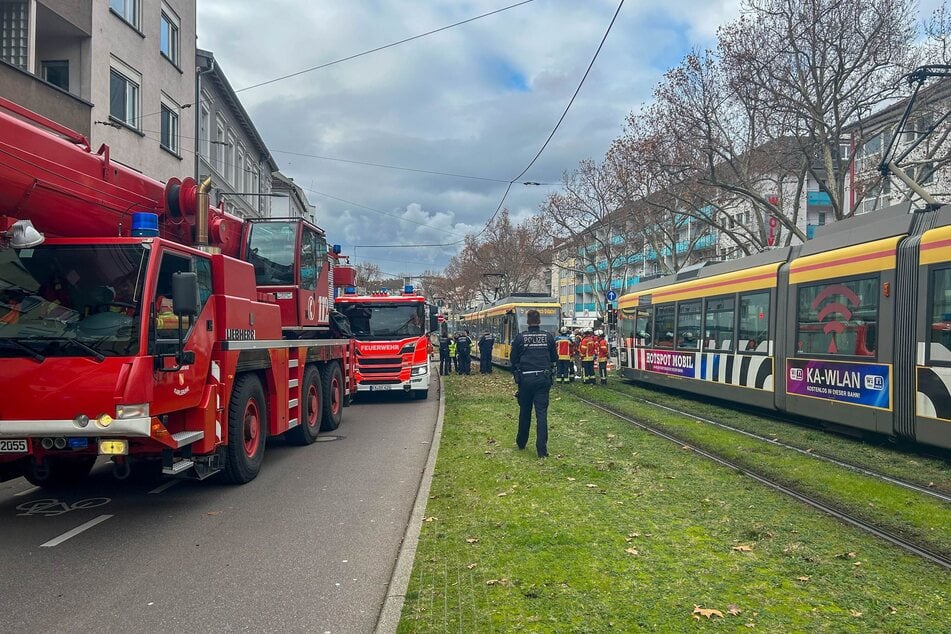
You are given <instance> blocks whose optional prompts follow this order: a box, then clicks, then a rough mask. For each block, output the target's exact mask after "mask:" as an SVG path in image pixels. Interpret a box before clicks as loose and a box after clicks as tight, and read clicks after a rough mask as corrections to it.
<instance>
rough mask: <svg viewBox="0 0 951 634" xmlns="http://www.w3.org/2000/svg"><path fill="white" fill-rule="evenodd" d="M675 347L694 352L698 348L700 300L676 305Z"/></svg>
mask: <svg viewBox="0 0 951 634" xmlns="http://www.w3.org/2000/svg"><path fill="white" fill-rule="evenodd" d="M677 347H678V348H681V349H684V350H696V349H697V348H699V347H700V300H699V299H698V300H697V301H694V302H681V303H680V304H678V305H677Z"/></svg>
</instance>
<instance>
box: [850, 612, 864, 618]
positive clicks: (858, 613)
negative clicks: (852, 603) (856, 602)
mask: <svg viewBox="0 0 951 634" xmlns="http://www.w3.org/2000/svg"><path fill="white" fill-rule="evenodd" d="M849 614H851V615H852V616H854V617H855V618H858V617H860V616H862V613H861V612H859V611H858V610H849Z"/></svg>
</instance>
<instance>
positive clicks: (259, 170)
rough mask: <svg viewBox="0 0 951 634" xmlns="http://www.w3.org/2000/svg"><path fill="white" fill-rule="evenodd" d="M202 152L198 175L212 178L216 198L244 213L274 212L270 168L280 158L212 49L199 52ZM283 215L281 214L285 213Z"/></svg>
mask: <svg viewBox="0 0 951 634" xmlns="http://www.w3.org/2000/svg"><path fill="white" fill-rule="evenodd" d="M196 67H197V70H198V82H197V84H198V86H197V89H198V94H199V95H200V97H199V100H198V101H199V104H198V109H197V112H196V116H197V127H198V135H197V139H196V140H195V142H194V143H195V145H196V146H195V147H192V148H191V151H192V152H194V154H195V155H196V156H197V157H198V163H197V166H196V172H195V177H196V178H197V179H198V180H204V178H205V177H207V176H210V177H211V180H212V203H214V204H218V203H219V202H221V201H224V202H225V206H226V209H227V210H228V211H229V212H230V213H233V214H235V215H237V216H240V217H242V218H252V217H270V216H271V215H272V209H271V206H272V203H273V200H274V199H273V198H272V191H271V188H272V177H271V175H272V173H274V172H276V171H277V163H276V162H275V161H274V158H273V157H272V156H271V153H270V151H268V149H267V146H266V145H265V144H264V140H263V139H262V138H261V135H260V133H258V130H257V128H256V127H255V126H254V122H253V121H252V120H251V116H250V115H249V114H248V112H247V110H245V109H244V106H243V105H242V104H241V100H240V99H239V98H238V95H237V93H235V91H234V88H232V86H231V83H230V82H229V81H228V77H227V76H226V75H225V72H224V68H223V67H222V64H221V62H220V61H219V60H217V59H216V58H215V55H214V53H212V52H211V51H205V50H202V49H198V50H197V51H196ZM281 215H283V214H281Z"/></svg>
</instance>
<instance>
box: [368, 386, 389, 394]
mask: <svg viewBox="0 0 951 634" xmlns="http://www.w3.org/2000/svg"><path fill="white" fill-rule="evenodd" d="M388 389H390V386H389V385H371V386H370V391H371V392H379V391H380V390H388Z"/></svg>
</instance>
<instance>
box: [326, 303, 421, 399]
mask: <svg viewBox="0 0 951 634" xmlns="http://www.w3.org/2000/svg"><path fill="white" fill-rule="evenodd" d="M334 306H335V308H336V309H337V310H338V311H340V312H341V313H342V314H343V315H344V316H346V317H347V319H348V320H349V322H350V328H351V330H352V333H353V339H354V344H353V350H354V377H355V380H356V390H357V393H359V392H375V391H391V390H397V391H399V390H402V391H404V392H409V393H412V394H413V396H414V397H415V398H417V399H425V398H427V397H428V396H429V355H430V351H431V345H432V344H431V343H430V341H429V338H428V335H429V333H431V332H433V331H435V330H437V329H438V327H439V326H438V322H437V315H436V306H435V305H432V304H429V303H427V302H426V299H425V298H424V297H423V296H421V295H419V294H417V293H416V292H415V291H414V290H413V287H412V286H406V287H404V289H403V292H402V293H401V294H399V295H390V294H389V293H387V292H385V291H381V292H378V293H371V294H370V295H357V294H356V293H355V289H354V288H353V287H348V288H345V289H344V292H343V293H342V294H340V295H338V296H337V298H336V300H335V302H334Z"/></svg>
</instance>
